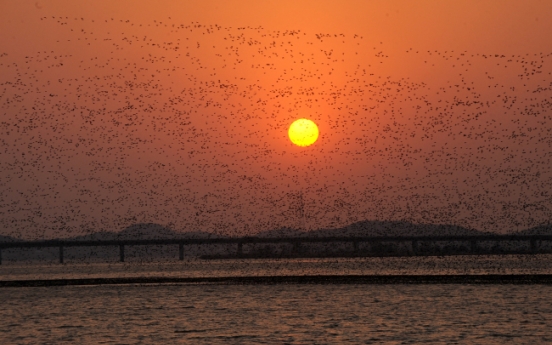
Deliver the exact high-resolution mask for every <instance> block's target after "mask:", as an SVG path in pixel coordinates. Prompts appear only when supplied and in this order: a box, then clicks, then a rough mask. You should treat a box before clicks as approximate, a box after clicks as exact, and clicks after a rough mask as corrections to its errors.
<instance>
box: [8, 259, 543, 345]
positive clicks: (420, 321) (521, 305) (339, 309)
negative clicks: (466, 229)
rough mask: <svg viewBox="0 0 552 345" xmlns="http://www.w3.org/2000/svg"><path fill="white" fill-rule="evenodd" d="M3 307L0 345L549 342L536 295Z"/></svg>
mask: <svg viewBox="0 0 552 345" xmlns="http://www.w3.org/2000/svg"><path fill="white" fill-rule="evenodd" d="M551 271H552V256H551V255H534V256H531V255H512V256H480V257H474V256H471V257H470V256H456V257H454V256H451V257H414V258H413V257H410V258H363V259H350V258H349V259H285V260H214V261H206V260H188V261H182V262H179V261H175V262H148V263H145V262H130V263H89V264H85V263H78V264H75V263H73V264H72V263H67V264H63V265H60V264H37V263H34V264H25V265H21V264H17V265H16V264H13V263H4V264H3V265H2V266H0V280H26V279H29V280H32V279H74V278H91V277H139V276H144V277H163V276H164V277H226V276H232V277H235V276H264V275H266V276H282V275H317V274H325V275H333V274H335V275H344V274H354V275H358V274H366V275H369V274H372V275H373V274H379V275H385V274H422V275H423V274H430V275H431V274H440V275H442V274H550V273H552V272H551ZM0 302H1V308H0V344H60V343H78V344H154V343H155V344H285V343H288V344H365V343H366V344H372V343H386V344H417V343H422V342H424V343H435V344H454V343H462V344H503V343H507V344H510V343H512V344H546V343H552V286H551V285H539V284H528V285H515V284H504V285H494V284H493V285H486V284H482V285H469V284H394V285H389V284H388V285H385V284H358V285H356V284H272V285H267V284H259V285H254V284H250V285H238V284H230V285H227V284H146V285H94V286H63V287H59V286H58V287H17V288H14V287H4V288H0Z"/></svg>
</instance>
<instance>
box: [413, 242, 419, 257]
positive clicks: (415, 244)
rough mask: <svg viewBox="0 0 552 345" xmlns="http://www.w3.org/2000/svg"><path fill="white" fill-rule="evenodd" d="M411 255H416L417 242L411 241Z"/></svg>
mask: <svg viewBox="0 0 552 345" xmlns="http://www.w3.org/2000/svg"><path fill="white" fill-rule="evenodd" d="M412 253H414V255H418V241H416V240H413V241H412Z"/></svg>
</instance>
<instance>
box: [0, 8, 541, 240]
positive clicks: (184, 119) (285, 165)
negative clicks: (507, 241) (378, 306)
mask: <svg viewBox="0 0 552 345" xmlns="http://www.w3.org/2000/svg"><path fill="white" fill-rule="evenodd" d="M0 13H1V14H0V16H1V18H0V32H2V33H3V34H2V35H0V47H1V48H0V72H1V74H0V75H2V78H1V80H0V133H1V136H0V138H1V139H0V152H1V153H2V155H1V157H0V171H1V172H0V177H1V181H2V182H1V183H0V191H1V195H2V197H0V198H1V199H0V234H10V235H14V236H23V237H26V238H43V237H52V236H70V235H75V234H80V233H85V232H90V231H94V230H99V229H105V230H116V229H120V228H122V227H124V226H127V225H129V224H131V223H134V222H158V223H161V224H163V225H168V226H171V227H173V228H174V229H176V230H179V231H191V230H205V231H211V232H218V233H227V234H239V235H243V234H253V233H256V232H258V231H262V230H269V229H272V228H277V227H280V226H290V227H305V228H307V229H314V228H319V227H337V226H342V225H346V224H349V223H351V222H354V221H358V220H363V219H373V220H408V221H413V222H421V223H441V224H443V223H451V224H457V225H461V226H466V227H472V228H476V229H479V230H487V231H496V232H508V231H515V230H521V229H524V228H527V227H531V226H535V225H538V224H543V223H548V222H549V220H550V216H551V214H552V212H551V210H552V209H551V207H552V198H551V195H550V194H549V193H548V192H547V190H549V186H550V182H551V178H552V174H550V172H549V168H548V167H549V165H550V154H549V152H551V150H550V143H551V141H550V138H551V137H552V136H551V135H550V131H551V130H552V126H551V124H550V117H549V115H548V114H550V102H549V99H550V96H551V92H552V91H551V90H552V85H551V83H550V81H551V80H552V78H551V71H552V69H551V62H552V61H551V59H552V58H551V55H550V54H551V53H552V51H550V49H549V48H548V44H547V43H548V41H549V38H548V37H547V35H544V34H543V33H547V32H552V27H551V26H552V24H551V23H550V21H549V20H546V19H547V18H550V15H551V14H552V4H550V2H548V1H530V2H523V3H521V2H518V1H487V2H479V1H463V2H457V3H450V2H443V1H421V2H411V1H370V2H368V1H303V2H299V4H298V3H297V2H295V1H263V2H259V1H228V2H219V1H202V2H182V1H156V2H146V1H117V2H107V1H105V2H98V1H80V2H73V1H47V2H41V1H38V2H24V1H22V2H2V4H1V5H0ZM299 117H308V118H311V119H313V120H314V121H315V122H316V123H317V124H318V125H319V127H320V139H319V141H318V142H317V143H316V144H315V145H313V146H311V147H309V148H306V149H305V148H298V147H295V146H293V145H292V144H291V143H290V142H289V139H288V138H287V136H286V135H287V128H288V126H289V124H291V122H292V121H293V120H294V119H296V118H299ZM301 194H302V195H303V202H304V214H305V217H304V218H303V217H302V216H300V214H301V213H300V212H298V211H297V210H298V207H299V206H298V205H299V204H300V201H299V200H300V197H299V196H300V195H301Z"/></svg>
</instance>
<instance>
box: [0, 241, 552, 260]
mask: <svg viewBox="0 0 552 345" xmlns="http://www.w3.org/2000/svg"><path fill="white" fill-rule="evenodd" d="M550 241H552V235H485V236H397V237H384V236H378V237H273V238H263V237H239V238H238V237H226V238H203V239H150V240H106V241H101V240H87V241H68V240H48V241H14V242H1V243H0V265H1V264H2V250H3V249H10V248H51V247H57V248H59V262H60V263H63V262H64V258H63V252H64V248H66V247H105V246H115V247H119V261H121V262H124V261H125V246H148V245H174V246H178V248H179V259H180V260H184V247H185V246H188V245H213V244H235V245H236V255H237V256H238V257H239V256H242V255H243V251H242V248H243V245H244V244H279V243H288V244H293V246H294V248H298V247H299V245H300V244H302V243H350V244H351V245H352V248H351V249H352V253H353V254H354V253H358V252H359V244H360V243H368V244H369V245H370V246H374V245H378V244H381V243H395V244H401V243H402V244H404V243H407V244H409V245H410V248H411V250H412V254H413V255H419V254H421V253H420V250H419V248H420V246H421V245H423V244H428V243H433V244H436V243H439V242H441V243H446V242H461V243H466V244H468V247H469V253H468V254H470V253H471V254H478V253H479V252H480V243H482V242H494V243H495V244H496V245H497V246H500V244H501V243H506V242H510V243H512V242H515V243H525V244H526V246H527V248H528V249H527V251H526V252H527V253H533V254H535V253H538V252H539V249H540V248H541V247H542V244H543V242H550ZM422 255H423V254H422ZM442 255H447V253H443V254H442Z"/></svg>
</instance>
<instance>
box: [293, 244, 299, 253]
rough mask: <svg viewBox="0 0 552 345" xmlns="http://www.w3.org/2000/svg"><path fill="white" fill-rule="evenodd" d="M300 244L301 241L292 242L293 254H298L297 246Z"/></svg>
mask: <svg viewBox="0 0 552 345" xmlns="http://www.w3.org/2000/svg"><path fill="white" fill-rule="evenodd" d="M300 246H301V242H294V243H293V249H292V251H293V254H299V247H300Z"/></svg>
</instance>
